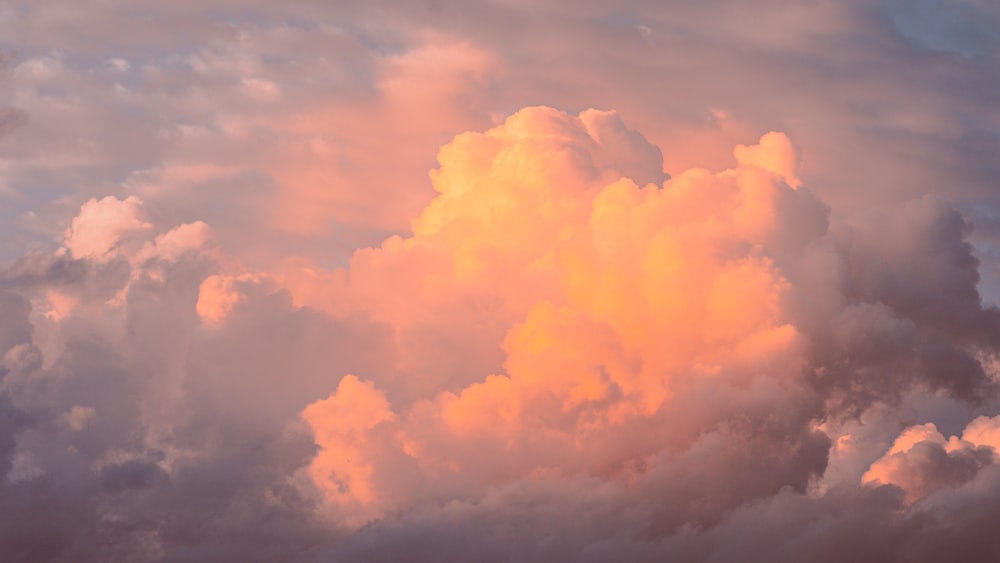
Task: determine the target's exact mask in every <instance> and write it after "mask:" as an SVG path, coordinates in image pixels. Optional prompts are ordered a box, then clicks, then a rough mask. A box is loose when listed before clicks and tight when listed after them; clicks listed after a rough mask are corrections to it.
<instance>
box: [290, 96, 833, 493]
mask: <svg viewBox="0 0 1000 563" xmlns="http://www.w3.org/2000/svg"><path fill="white" fill-rule="evenodd" d="M737 157H738V158H737V163H736V167H735V168H733V169H729V170H723V171H721V172H718V173H712V172H709V171H705V170H691V171H687V172H683V173H681V174H678V175H676V176H675V177H674V178H672V179H669V180H666V181H664V174H663V172H662V158H661V157H660V154H659V151H658V149H656V147H655V146H653V145H651V144H649V143H648V142H647V141H646V140H645V139H643V138H642V137H641V136H640V135H639V134H637V133H635V132H633V131H630V130H629V129H628V128H626V127H625V126H624V125H623V124H622V123H621V121H620V119H619V118H618V117H617V115H616V114H614V113H613V112H600V111H595V110H588V111H586V112H583V113H582V114H580V115H579V116H571V115H567V114H565V113H562V112H559V111H556V110H553V109H550V108H544V107H537V108H526V109H524V110H521V111H520V112H518V113H516V114H514V115H513V116H511V117H510V118H508V119H507V120H506V121H505V122H504V123H503V124H501V125H499V126H497V127H496V128H494V129H491V130H489V131H487V132H485V133H465V134H462V135H459V136H458V137H456V138H455V139H454V140H453V141H452V142H451V143H450V144H448V145H446V146H445V147H444V148H442V149H441V151H440V155H439V161H440V167H439V168H438V169H437V170H435V171H433V172H432V175H431V178H432V180H433V183H434V187H435V189H436V190H437V192H438V194H439V195H438V196H437V197H436V198H435V199H434V200H433V201H432V202H430V204H429V205H428V206H427V207H426V208H425V209H424V211H423V212H422V213H421V214H420V215H419V217H417V219H416V220H415V221H414V234H413V235H412V236H410V237H406V238H402V237H392V238H389V239H387V240H386V241H384V243H383V244H382V245H381V247H379V248H371V249H362V250H359V251H357V252H356V253H355V254H354V256H353V257H352V258H351V261H350V266H349V267H348V268H346V269H345V270H343V271H342V272H335V273H333V274H317V273H316V272H315V271H313V270H309V269H307V268H304V267H301V266H300V267H298V268H297V269H296V268H295V267H292V269H291V270H290V273H288V274H287V275H286V276H285V277H284V278H283V281H284V283H286V284H287V285H288V287H289V288H290V289H291V291H292V293H293V295H294V298H295V299H296V301H297V302H298V303H300V304H303V305H313V306H318V307H321V308H325V309H326V310H328V311H330V312H334V313H336V314H345V313H347V312H349V311H350V309H351V307H352V306H353V307H355V308H356V309H355V310H357V311H365V312H366V313H368V314H371V315H373V316H374V317H375V318H376V319H378V320H380V321H382V322H386V323H388V324H389V325H390V326H392V327H394V330H395V331H396V332H397V335H398V339H397V343H398V344H399V346H400V348H401V350H400V358H401V360H400V361H401V362H403V363H401V364H400V365H398V366H397V367H399V368H400V369H401V370H404V371H406V370H408V369H410V370H413V371H412V373H413V376H412V377H413V378H415V380H416V381H415V382H414V383H413V384H414V385H421V381H423V382H424V383H423V384H422V385H423V387H421V389H422V391H421V392H420V393H421V394H422V396H423V397H424V398H423V399H422V400H418V401H417V402H415V403H413V404H412V406H411V407H407V409H408V410H407V411H403V410H400V411H397V412H393V411H391V410H390V408H389V406H388V403H387V402H385V400H384V397H382V396H381V394H378V393H377V392H376V391H374V389H373V388H371V387H370V386H367V387H364V389H365V391H364V393H361V391H359V390H358V389H360V387H359V388H358V389H355V387H357V385H355V382H356V380H354V379H345V380H344V381H345V382H347V383H342V384H341V386H342V388H343V389H342V390H341V391H338V393H337V395H336V397H338V398H337V399H336V403H335V404H338V405H339V404H342V402H343V401H346V399H341V398H339V397H340V396H341V393H344V394H345V396H349V395H350V394H351V393H354V392H355V391H358V393H359V394H361V395H364V398H363V399H359V401H360V402H361V403H364V404H369V405H370V408H368V407H366V409H367V410H365V411H364V412H366V413H369V415H370V417H369V418H364V420H365V421H366V422H365V423H364V424H363V425H362V426H365V425H368V424H370V425H371V426H365V429H364V430H350V431H349V434H350V439H347V438H342V437H339V436H341V433H342V432H347V430H344V429H345V428H348V429H349V428H354V427H355V426H354V425H355V422H352V421H353V420H354V419H355V418H356V416H355V415H356V413H346V412H345V414H340V410H338V409H339V407H337V408H333V409H332V410H330V411H329V416H322V417H321V416H318V415H315V414H309V413H313V412H314V411H311V410H307V411H306V414H304V416H305V417H306V418H307V420H308V421H309V422H310V424H311V425H312V427H313V429H314V432H316V435H317V443H319V444H320V445H321V446H322V447H323V448H324V451H326V450H329V451H330V452H342V453H339V454H336V453H331V454H329V455H327V454H325V453H324V454H321V455H320V456H318V457H317V461H316V462H315V464H314V466H313V467H314V470H313V471H312V475H313V477H314V478H315V479H317V480H318V482H319V484H320V486H321V487H322V488H324V490H327V491H332V492H331V493H330V496H331V497H332V498H334V499H337V498H340V495H342V494H345V493H343V492H338V491H342V490H346V489H344V488H343V487H342V486H341V485H338V483H342V480H343V479H345V477H343V475H347V476H348V477H346V479H347V480H348V481H351V482H357V483H358V484H357V485H356V488H357V489H358V491H359V492H358V493H356V494H355V493H352V495H353V496H352V499H353V501H355V502H358V503H360V504H365V503H371V502H375V501H374V500H373V499H376V498H378V497H379V495H378V494H377V492H376V489H377V487H378V481H377V480H375V481H372V480H371V479H370V476H371V475H372V474H373V473H372V472H373V471H375V470H374V469H373V468H372V466H371V465H370V464H371V463H374V462H373V461H372V460H371V459H369V458H366V457H364V454H363V453H362V450H363V447H362V445H361V443H362V442H364V440H365V437H364V436H365V432H367V429H369V428H371V427H372V426H374V425H376V424H381V423H385V424H391V425H392V426H393V427H394V429H395V430H394V432H395V434H394V435H395V436H396V438H394V440H395V442H394V444H395V445H394V446H392V447H394V448H397V449H399V450H400V451H401V452H403V453H404V454H405V456H406V457H407V459H409V460H410V462H411V463H413V464H415V466H416V467H419V468H420V469H419V471H420V472H423V474H424V476H425V477H427V478H432V480H433V479H447V477H446V476H447V475H451V476H452V477H451V478H455V476H457V475H461V476H462V477H461V478H462V479H472V480H485V481H486V482H494V481H495V480H496V479H501V480H503V479H510V478H513V477H515V476H519V475H520V476H525V475H529V474H532V472H535V471H538V470H539V469H540V468H543V467H556V468H558V470H559V471H564V472H568V473H583V474H590V473H593V472H599V471H605V470H606V469H607V468H608V467H609V466H615V465H616V464H618V465H620V464H621V463H624V462H625V461H626V460H628V459H631V458H635V457H637V456H638V457H642V456H645V455H650V454H652V453H654V452H656V451H660V450H674V451H676V452H677V453H678V454H679V453H682V452H683V451H685V448H687V447H689V446H690V445H691V443H692V441H697V440H698V439H699V438H698V436H699V434H701V433H703V432H705V431H706V430H707V429H709V428H711V427H712V426H713V425H714V424H718V423H719V421H720V420H721V418H720V417H725V416H728V415H727V414H726V413H727V412H729V411H728V409H727V408H725V407H724V408H722V409H719V410H712V411H710V412H709V411H706V413H705V415H704V416H702V417H697V418H695V419H693V422H692V421H686V422H685V424H684V426H679V427H677V428H675V429H673V430H672V431H671V433H670V434H671V436H673V437H672V438H671V439H669V440H666V441H661V442H660V443H659V444H658V445H656V446H654V445H652V444H651V443H650V441H649V440H648V439H644V438H636V437H634V436H635V435H636V434H638V433H639V431H638V430H637V429H638V428H640V427H642V425H644V424H646V423H647V421H649V420H651V419H652V418H653V417H662V416H666V415H665V414H664V413H667V412H670V411H671V410H672V409H676V408H679V407H680V405H683V404H688V403H691V402H692V401H694V402H697V401H700V399H694V397H697V396H700V395H701V394H702V393H704V392H705V386H706V385H709V386H714V385H721V386H724V387H726V388H729V389H731V390H732V391H731V393H732V395H731V398H730V399H728V400H730V401H733V403H732V404H733V405H735V404H739V403H740V402H741V401H744V400H751V399H749V396H750V394H754V393H778V394H789V396H795V395H797V394H800V393H802V390H801V388H800V386H799V383H797V382H796V381H795V379H796V376H797V374H798V369H800V366H801V365H802V363H803V362H804V356H803V353H804V344H803V337H802V335H801V334H800V333H799V331H798V330H797V329H796V328H795V326H793V325H792V324H791V319H792V315H791V314H790V312H789V307H790V301H789V292H790V289H791V283H790V282H789V280H788V279H787V278H786V276H785V274H784V273H783V272H782V269H781V268H780V267H779V265H778V264H779V263H782V262H786V261H788V260H792V259H795V258H796V257H797V255H798V253H799V252H801V249H802V248H803V247H804V245H806V244H807V243H808V242H809V241H810V240H811V239H816V238H817V237H819V236H821V235H822V234H823V233H824V232H825V229H826V217H825V208H824V207H823V206H822V204H820V203H819V202H818V201H817V200H816V199H815V197H814V196H812V195H811V194H810V193H809V192H808V191H805V190H800V191H798V192H797V191H796V190H795V188H798V187H799V186H798V182H797V180H795V176H794V173H795V170H794V164H795V158H794V151H793V149H792V148H791V144H790V143H789V141H788V139H787V138H786V137H784V135H781V134H779V133H770V134H768V135H766V136H765V137H764V138H763V139H762V141H761V144H760V145H755V146H752V147H741V148H740V149H738V150H737ZM636 178H640V179H642V181H644V182H652V183H646V184H643V185H640V184H637V183H636V182H635V181H634V179H636ZM803 225H805V226H803ZM792 238H796V240H793V241H792V242H786V241H788V240H789V239H792ZM425 327H433V329H431V328H425ZM420 330H433V331H434V332H435V333H438V334H448V333H449V332H450V331H454V332H455V333H456V335H455V336H454V338H455V339H456V341H459V339H461V340H460V341H461V342H463V343H471V342H475V343H476V344H472V345H470V346H469V348H467V349H461V348H455V349H452V350H451V351H450V354H453V355H455V356H457V357H459V358H461V357H463V356H474V358H472V359H470V360H469V361H468V362H465V363H464V365H468V366H470V367H471V368H472V369H470V370H468V371H466V372H465V373H462V374H458V375H456V376H455V377H456V378H455V379H452V380H451V381H450V382H449V383H450V387H451V389H450V390H446V391H444V392H441V389H442V381H440V380H436V379H434V378H433V376H432V374H427V373H424V372H422V371H418V370H419V366H421V365H424V364H425V363H426V362H429V361H431V359H430V358H421V350H419V349H416V348H414V349H409V346H411V344H410V340H408V338H407V336H406V335H408V334H412V333H413V332H414V331H420ZM459 333H460V334H459ZM501 342H502V343H503V352H504V355H505V359H504V360H503V364H502V366H494V367H490V366H488V365H486V362H483V361H482V359H481V357H480V354H477V353H476V352H475V351H476V350H479V349H482V348H486V347H488V346H490V345H493V346H496V345H497V344H499V343H501ZM432 351H433V353H434V354H435V355H437V356H440V354H439V352H438V351H437V350H434V349H432ZM437 361H438V362H440V359H437ZM477 361H479V362H480V364H479V365H481V366H482V367H480V368H479V369H480V371H478V372H476V371H475V369H476V367H477ZM457 363H458V364H462V362H457ZM501 367H502V370H501V369H498V368H501ZM490 373H492V375H489V374H490ZM760 378H764V379H766V380H774V381H775V382H776V383H775V384H774V385H775V387H771V385H770V384H768V385H763V386H761V384H760V383H759V380H760ZM359 385H360V384H359ZM448 387H449V385H447V384H446V385H445V388H446V389H448ZM765 389H769V390H768V391H764V390H765ZM751 390H752V391H751ZM741 395H746V397H745V398H740V396H741ZM333 400H334V399H332V398H331V399H330V401H333ZM318 404H322V403H318ZM315 407H316V405H314V406H313V407H310V409H314V408H315ZM365 416H368V415H365ZM699 419H700V422H698V420H699ZM359 428H360V427H359ZM331 433H332V434H331ZM331 436H338V437H337V438H336V439H334V438H331ZM615 436H631V437H630V438H628V439H627V440H624V441H621V442H619V443H618V444H614V441H615ZM324 444H327V445H324ZM345 448H346V449H349V450H351V451H350V452H349V453H350V455H348V454H346V453H343V451H346V450H345ZM352 448H353V449H352ZM477 448H478V449H480V450H485V451H483V453H482V456H480V459H477V458H476V457H475V454H474V453H472V452H473V451H475V450H476V449H477ZM598 451H602V452H603V453H595V452H598ZM486 452H489V453H486ZM501 452H502V453H501ZM338 456H339V457H338ZM483 456H485V458H495V457H496V456H503V457H504V458H505V461H504V462H503V463H502V464H501V466H502V468H501V466H493V467H488V466H484V465H483V459H482V457H483ZM348 457H350V458H351V459H354V460H357V459H365V460H367V461H363V462H360V465H359V466H357V467H354V466H350V467H348V466H347V465H342V466H338V465H336V464H337V463H346V462H335V461H334V460H336V459H341V460H343V459H347V458H348ZM316 467H323V469H315V468H316ZM331 473H335V474H337V475H341V477H336V478H331V477H330V474H331ZM504 475H505V476H506V477H502V476H504ZM433 476H436V477H433ZM354 487H355V485H351V488H354ZM376 504H378V503H376Z"/></svg>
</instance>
